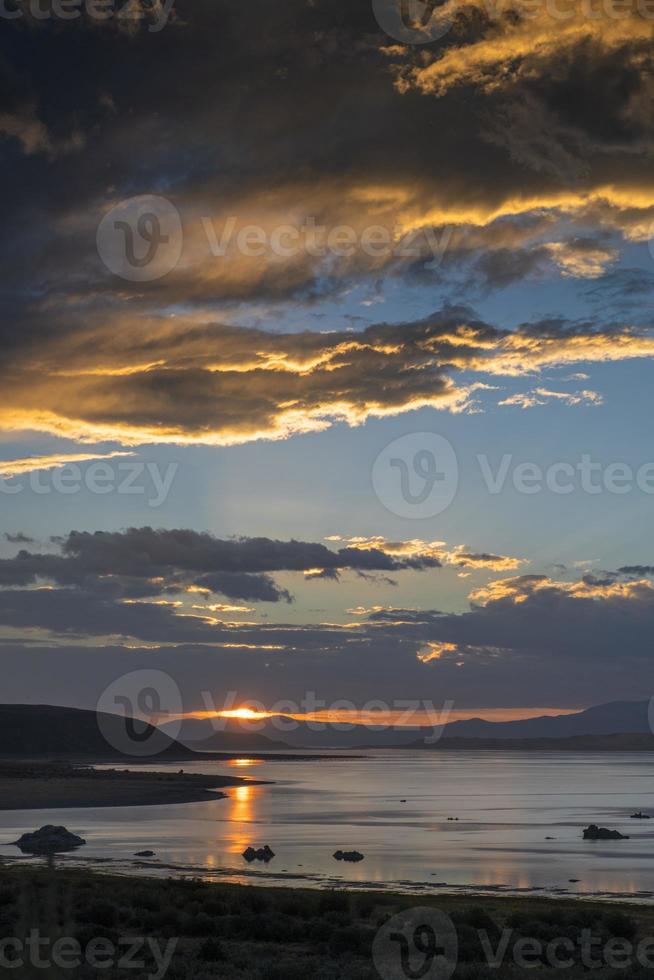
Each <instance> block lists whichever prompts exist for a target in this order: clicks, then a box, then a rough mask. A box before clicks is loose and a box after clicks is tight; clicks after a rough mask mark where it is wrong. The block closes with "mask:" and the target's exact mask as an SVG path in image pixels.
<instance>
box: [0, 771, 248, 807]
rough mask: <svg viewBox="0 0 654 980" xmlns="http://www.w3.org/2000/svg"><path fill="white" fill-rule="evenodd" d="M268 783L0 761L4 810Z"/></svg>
mask: <svg viewBox="0 0 654 980" xmlns="http://www.w3.org/2000/svg"><path fill="white" fill-rule="evenodd" d="M264 783H265V781H264V780H250V779H242V778H240V777H238V776H221V775H215V776H207V775H196V774H193V773H184V772H178V773H172V772H150V771H145V770H141V771H137V772H134V771H133V770H127V769H95V768H92V767H80V766H73V765H62V764H59V763H36V764H31V765H30V764H23V763H1V762H0V800H1V801H2V802H1V803H0V811H7V812H9V811H14V810H62V809H88V808H92V807H97V808H104V807H135V806H165V805H168V804H180V803H205V802H211V801H212V800H220V799H225V798H226V794H225V793H222V792H221V790H222V789H226V788H229V787H238V786H245V785H263V784H264Z"/></svg>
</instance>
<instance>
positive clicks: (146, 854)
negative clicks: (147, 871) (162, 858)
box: [134, 851, 155, 858]
mask: <svg viewBox="0 0 654 980" xmlns="http://www.w3.org/2000/svg"><path fill="white" fill-rule="evenodd" d="M134 857H135V858H153V857H155V853H154V851H137V852H136V854H135V855H134Z"/></svg>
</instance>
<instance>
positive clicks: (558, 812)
mask: <svg viewBox="0 0 654 980" xmlns="http://www.w3.org/2000/svg"><path fill="white" fill-rule="evenodd" d="M149 768H153V769H158V770H164V769H166V768H172V769H174V770H176V769H177V768H178V766H172V767H166V766H164V765H161V764H159V765H156V766H152V767H149ZM185 771H186V772H203V773H214V772H215V773H216V774H225V773H229V774H230V775H239V776H244V777H247V778H251V779H264V780H274V784H272V785H265V786H255V785H246V786H242V787H238V788H233V789H228V790H226V792H227V793H228V798H227V799H218V800H216V801H215V802H213V801H212V802H210V803H193V804H184V805H179V806H151V807H130V808H121V809H94V810H51V811H41V810H40V811H29V812H26V811H15V812H3V813H0V839H2V840H6V841H11V840H14V839H16V837H18V836H19V835H20V834H21V833H23V832H25V831H27V830H33V829H34V828H36V827H39V826H42V825H43V824H46V823H57V824H65V825H66V826H67V827H68V828H69V829H70V830H72V831H74V832H75V833H79V834H81V835H82V836H84V837H85V838H86V839H87V842H88V843H87V846H86V847H85V848H83V849H82V851H80V852H78V853H77V855H76V856H72V857H66V858H62V859H58V860H62V861H66V862H71V861H72V862H84V863H85V864H90V863H94V862H96V861H100V860H104V861H106V862H107V869H108V870H119V871H126V872H129V873H147V874H150V875H151V874H153V873H154V874H157V873H160V874H166V875H169V874H178V875H185V874H194V875H197V874H198V873H201V874H203V875H206V876H207V877H214V876H220V877H222V878H225V879H227V880H230V881H243V882H250V883H252V882H255V883H256V882H257V881H260V882H261V883H265V884H270V883H280V882H281V883H288V884H297V883H298V880H299V879H298V876H306V881H305V883H306V884H309V885H317V886H321V887H325V886H327V885H333V884H335V883H336V884H347V885H348V886H349V887H356V886H359V887H361V886H366V887H369V886H370V885H371V884H372V885H375V886H379V887H387V886H388V887H398V886H399V887H400V888H402V889H404V890H407V891H411V890H417V891H421V890H422V891H425V890H441V891H455V890H459V889H460V890H475V891H479V892H485V891H489V890H490V891H495V890H500V891H511V892H515V891H521V890H527V891H532V890H542V891H543V892H545V893H548V894H570V895H575V894H589V893H592V894H599V895H605V896H607V897H615V896H620V897H631V898H637V899H641V900H645V901H646V900H648V899H654V819H653V820H652V821H651V822H650V821H636V820H630V819H629V815H630V814H631V813H633V812H634V811H635V810H641V809H642V810H644V811H645V812H651V813H652V815H653V816H654V761H653V760H652V759H651V758H650V757H649V756H648V755H646V754H645V753H642V754H640V753H624V754H623V753H620V754H618V753H611V754H606V755H603V754H599V753H592V754H583V755H582V754H579V755H576V754H575V755H572V754H561V755H559V754H554V753H542V754H529V755H527V754H526V753H525V754H522V753H511V752H505V753H502V752H497V753H489V752H486V753H470V752H465V753H453V752H448V753H445V752H443V753H438V752H434V753H428V752H411V751H395V752H383V751H373V752H370V753H367V754H366V757H365V758H360V759H345V758H343V759H339V758H335V759H331V760H327V761H323V760H320V761H319V760H315V761H304V762H291V761H274V762H263V763H257V762H254V761H252V760H247V759H242V760H237V761H236V762H234V763H232V764H228V763H224V762H221V763H215V762H210V761H207V762H206V763H194V764H192V765H185ZM404 800H406V802H402V801H404ZM448 818H458V819H456V820H455V819H448ZM589 823H598V824H601V825H603V826H609V827H614V828H616V829H617V830H620V831H621V832H623V833H625V834H629V835H630V840H625V841H610V842H590V841H584V840H582V835H581V830H582V828H583V827H584V826H586V825H587V824H589ZM547 838H553V839H552V840H548V839H547ZM249 844H254V845H263V844H270V846H271V847H272V849H273V850H274V851H275V853H276V857H275V858H274V860H273V861H271V862H270V864H268V865H262V864H259V863H256V864H254V865H247V864H246V863H245V861H244V860H243V859H242V857H241V853H242V851H243V850H244V849H245V847H246V846H247V845H249ZM146 848H147V849H152V850H154V851H156V854H157V859H156V861H153V862H148V866H147V867H146V868H142V867H139V862H138V860H137V859H136V858H134V857H133V853H134V851H139V850H144V849H146ZM338 848H340V849H344V850H347V849H355V848H356V849H357V850H360V851H362V852H363V853H364V854H365V861H363V862H362V863H361V864H358V865H344V864H343V863H339V862H337V861H335V860H334V859H333V857H332V854H333V852H334V851H335V850H336V849H338ZM0 855H2V856H4V857H9V856H15V855H16V849H15V848H11V847H6V846H2V847H0ZM153 865H154V867H153ZM171 866H173V867H171ZM571 878H577V879H579V882H578V883H571V881H570V879H571Z"/></svg>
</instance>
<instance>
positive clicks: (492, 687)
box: [0, 575, 654, 710]
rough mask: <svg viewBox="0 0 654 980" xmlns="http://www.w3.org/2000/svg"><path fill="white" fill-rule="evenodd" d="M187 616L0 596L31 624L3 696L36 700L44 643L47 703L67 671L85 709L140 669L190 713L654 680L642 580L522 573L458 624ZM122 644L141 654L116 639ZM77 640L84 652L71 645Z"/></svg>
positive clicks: (633, 686) (57, 596) (615, 688)
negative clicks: (233, 696) (225, 702)
mask: <svg viewBox="0 0 654 980" xmlns="http://www.w3.org/2000/svg"><path fill="white" fill-rule="evenodd" d="M193 608H194V610H195V611H194V612H193V613H192V615H190V616H189V614H188V611H186V610H185V611H184V614H183V615H177V612H178V609H177V607H175V606H174V605H165V606H162V605H152V604H151V603H140V602H136V603H129V604H125V603H116V602H112V601H110V600H108V599H106V598H105V599H103V598H101V597H99V596H98V595H97V594H96V593H95V592H93V591H91V592H84V591H79V592H77V591H75V590H54V591H48V590H37V591H34V590H12V591H6V592H0V622H2V624H3V625H4V626H5V627H12V628H14V629H25V628H26V627H29V628H30V634H29V636H28V637H27V638H26V639H25V640H23V641H22V643H21V644H20V645H18V643H17V641H15V640H12V639H10V638H7V639H6V640H5V643H4V652H3V657H4V658H5V663H6V664H9V665H10V668H11V669H9V673H8V678H7V684H8V685H9V689H10V690H11V691H13V692H14V697H18V698H20V695H19V693H18V692H21V694H22V696H23V698H24V696H25V693H26V691H28V690H29V691H30V692H31V693H30V696H31V697H33V696H34V687H33V683H34V676H37V674H36V672H35V666H36V665H38V664H40V663H41V660H42V654H41V653H40V652H39V650H38V648H39V646H43V647H44V648H45V650H47V654H48V658H49V660H48V663H49V664H50V668H49V670H48V673H47V676H52V677H53V684H54V686H53V688H49V689H48V692H47V693H48V697H49V699H52V698H53V697H54V699H55V700H59V701H61V697H60V696H59V695H58V694H56V692H57V691H58V688H57V676H58V675H59V674H60V673H61V672H64V675H65V676H66V677H67V683H68V684H71V683H72V685H73V689H74V691H75V697H76V698H77V701H78V703H79V702H81V703H87V704H89V705H90V706H93V704H94V703H95V702H94V701H93V699H92V695H93V694H94V695H95V697H96V698H97V695H98V693H99V692H100V691H101V690H102V687H103V686H104V684H105V683H107V682H108V681H109V680H111V679H113V678H115V677H116V676H118V675H119V674H120V673H126V672H128V671H130V670H135V669H138V668H141V667H149V668H151V669H155V668H156V669H164V670H167V671H169V672H170V673H171V674H172V675H173V676H175V677H177V678H178V680H179V681H180V684H181V686H182V688H183V690H184V694H185V703H186V707H187V710H202V709H203V708H206V703H203V700H202V696H201V693H202V691H211V692H212V693H213V695H214V697H217V698H220V697H221V696H224V695H225V694H226V693H227V691H230V690H231V691H236V692H237V694H238V696H239V697H240V698H241V699H243V700H247V698H252V697H257V698H260V699H261V700H262V701H263V702H264V703H265V704H271V701H273V700H275V699H277V698H281V697H285V698H292V699H293V698H294V699H298V700H299V699H301V698H302V697H304V696H306V693H307V692H308V691H312V692H315V693H316V695H317V696H318V697H321V698H325V699H326V700H327V701H328V702H329V701H330V700H333V699H335V698H342V697H347V698H350V699H352V700H353V701H354V702H355V703H358V704H363V703H365V702H366V701H368V700H369V699H370V698H385V699H387V700H389V702H390V703H391V704H392V703H393V702H394V701H397V700H398V699H405V698H411V699H416V700H417V701H420V700H421V699H430V700H432V701H433V702H434V703H435V704H443V703H444V702H445V701H446V700H454V702H455V705H456V706H457V707H462V706H468V705H474V706H482V705H483V706H502V707H509V706H513V705H520V706H522V707H525V706H531V705H542V704H543V703H546V704H560V705H561V706H564V705H570V706H574V705H578V704H589V703H593V702H596V703H598V702H600V701H602V700H607V699H609V698H617V697H620V698H635V697H641V698H642V692H643V690H647V689H648V688H649V689H651V688H652V685H653V684H654V665H652V658H651V656H650V653H649V647H650V643H649V638H650V636H651V633H652V629H653V628H654V588H653V587H652V584H651V583H650V582H645V581H638V582H633V581H632V582H627V583H620V582H616V581H615V580H613V581H609V582H606V583H605V582H602V581H600V580H599V579H597V580H591V579H589V578H588V577H586V578H584V579H581V580H579V581H575V582H568V581H558V580H554V579H551V578H548V577H546V576H543V575H530V576H519V577H515V578H508V579H501V580H496V581H492V582H490V583H488V585H487V586H484V587H481V588H480V589H477V590H475V591H474V592H473V593H472V594H471V606H470V609H469V610H468V611H467V612H463V613H460V614H452V613H439V612H436V611H433V610H415V609H387V610H383V609H379V610H373V611H372V612H371V613H370V615H369V616H367V617H365V618H363V619H362V620H361V622H358V623H349V624H347V625H343V626H339V625H336V624H313V625H290V624H284V623H279V624H274V625H273V624H266V623H263V624H254V623H238V622H236V623H233V622H232V623H230V622H226V621H224V620H220V619H218V618H216V617H215V616H214V615H213V613H212V612H211V610H210V607H208V608H207V610H205V611H203V609H202V607H197V606H196V607H193ZM180 611H181V610H180ZM43 631H47V632H43ZM123 636H124V637H130V639H129V646H130V647H136V649H129V650H128V649H126V648H125V646H126V644H124V643H121V642H119V641H118V640H117V639H116V637H123ZM54 637H56V638H57V647H53V638H54ZM92 637H93V638H96V642H95V644H94V645H89V644H90V638H92ZM112 637H113V640H112ZM73 641H75V643H76V644H77V645H78V646H79V647H80V649H78V650H75V649H71V647H70V644H71V642H73ZM98 644H99V645H98ZM139 644H143V645H147V646H150V647H152V649H149V650H147V651H146V650H139V649H138V647H139ZM167 645H172V646H174V649H173V650H171V649H169V648H168V646H167ZM43 656H45V653H44V654H43ZM90 658H92V661H93V665H94V666H93V671H92V672H91V671H89V669H88V664H89V660H90ZM52 663H57V664H58V665H61V671H59V670H55V671H53V670H52V666H51V665H52ZM74 664H76V665H77V669H76V672H75V671H74V670H73V665H74ZM71 671H73V673H70V672H71ZM41 676H43V674H42V673H41ZM71 677H72V678H73V680H72V682H71V679H70V678H71ZM30 685H31V686H30ZM95 685H99V687H97V688H96V687H95ZM69 690H70V689H69ZM55 694H56V696H55ZM70 696H71V695H70V693H69V694H68V695H67V696H66V698H69V697H70ZM65 701H66V699H64V702H63V703H65Z"/></svg>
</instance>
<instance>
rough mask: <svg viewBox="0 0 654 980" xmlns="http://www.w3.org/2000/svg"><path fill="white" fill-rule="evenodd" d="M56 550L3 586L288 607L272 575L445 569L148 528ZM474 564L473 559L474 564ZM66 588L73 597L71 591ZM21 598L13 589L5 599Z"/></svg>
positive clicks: (408, 557)
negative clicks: (213, 597)
mask: <svg viewBox="0 0 654 980" xmlns="http://www.w3.org/2000/svg"><path fill="white" fill-rule="evenodd" d="M53 544H55V545H56V546H57V547H58V550H59V553H55V554H39V553H32V552H29V551H27V550H21V551H20V552H19V553H18V554H17V555H16V556H15V557H14V558H7V559H4V560H0V586H2V587H5V588H10V587H11V588H14V589H15V588H16V587H25V586H34V585H37V584H39V583H43V582H51V583H54V584H56V585H58V586H62V587H64V589H63V590H62V589H59V590H54V591H48V592H46V593H44V594H45V595H46V599H45V600H44V601H45V602H48V603H52V604H53V605H56V603H57V596H61V597H63V600H64V601H66V602H67V603H69V602H73V600H74V595H75V594H76V593H75V591H74V590H75V589H81V590H82V591H83V593H84V595H85V596H87V597H88V595H89V594H91V593H92V594H93V595H95V596H96V597H97V598H98V600H101V601H102V602H106V603H108V604H110V603H111V602H116V603H121V602H123V601H125V600H133V599H139V598H146V597H150V598H156V597H158V596H160V597H169V596H172V595H175V594H177V593H179V592H188V591H189V590H192V591H193V592H199V593H207V594H209V593H220V594H222V595H225V596H227V597H228V598H230V599H244V600H249V601H259V602H279V601H281V600H284V601H287V602H290V601H291V595H290V593H289V592H288V591H287V590H286V589H283V588H280V587H279V586H278V585H277V584H276V583H275V581H274V579H273V578H271V575H270V573H274V572H299V573H308V574H309V576H314V577H315V576H316V575H317V574H319V575H321V576H323V577H332V578H338V575H339V573H340V572H343V571H354V572H359V573H361V574H368V573H377V572H380V573H383V572H389V571H391V572H400V571H406V570H411V571H424V570H427V569H436V568H441V567H442V564H443V560H442V558H441V557H440V555H439V553H436V552H434V551H433V549H431V548H429V547H428V546H425V547H424V548H423V549H422V550H421V549H420V547H416V545H415V543H413V544H412V547H411V551H410V552H408V553H406V554H401V553H398V551H397V549H398V548H399V547H400V546H399V545H398V544H397V543H396V544H393V545H390V546H388V548H387V549H386V550H385V547H386V546H385V544H384V543H383V542H380V543H379V544H378V545H377V546H375V545H374V544H373V545H371V544H368V543H366V544H365V546H364V545H363V544H362V545H361V546H360V547H354V546H348V547H344V548H340V549H338V550H333V549H331V548H328V547H326V546H325V545H323V544H315V543H309V542H303V541H274V540H271V539H270V538H234V539H229V540H221V539H219V538H216V537H214V536H213V535H210V534H207V533H200V532H197V531H190V530H154V529H152V528H148V527H146V528H132V529H130V530H127V531H124V532H114V533H109V532H96V533H94V534H91V533H88V532H78V531H73V532H71V533H70V534H69V535H68V536H67V537H66V538H64V539H57V540H56V541H53ZM497 560H498V561H511V562H512V563H513V566H515V560H513V559H497ZM459 561H460V563H462V564H465V563H466V561H468V559H466V558H465V556H459V555H458V554H457V562H459ZM473 563H474V561H473V558H471V559H470V564H473ZM66 589H71V590H73V591H71V592H70V593H68V592H66V591H65V590H66ZM16 594H17V593H16V592H15V591H11V592H8V593H6V596H10V597H11V596H16ZM30 594H31V593H26V595H28V596H29V595H30ZM71 596H72V597H73V599H71ZM7 601H9V600H7ZM80 601H81V600H80ZM100 632H102V630H100Z"/></svg>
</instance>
